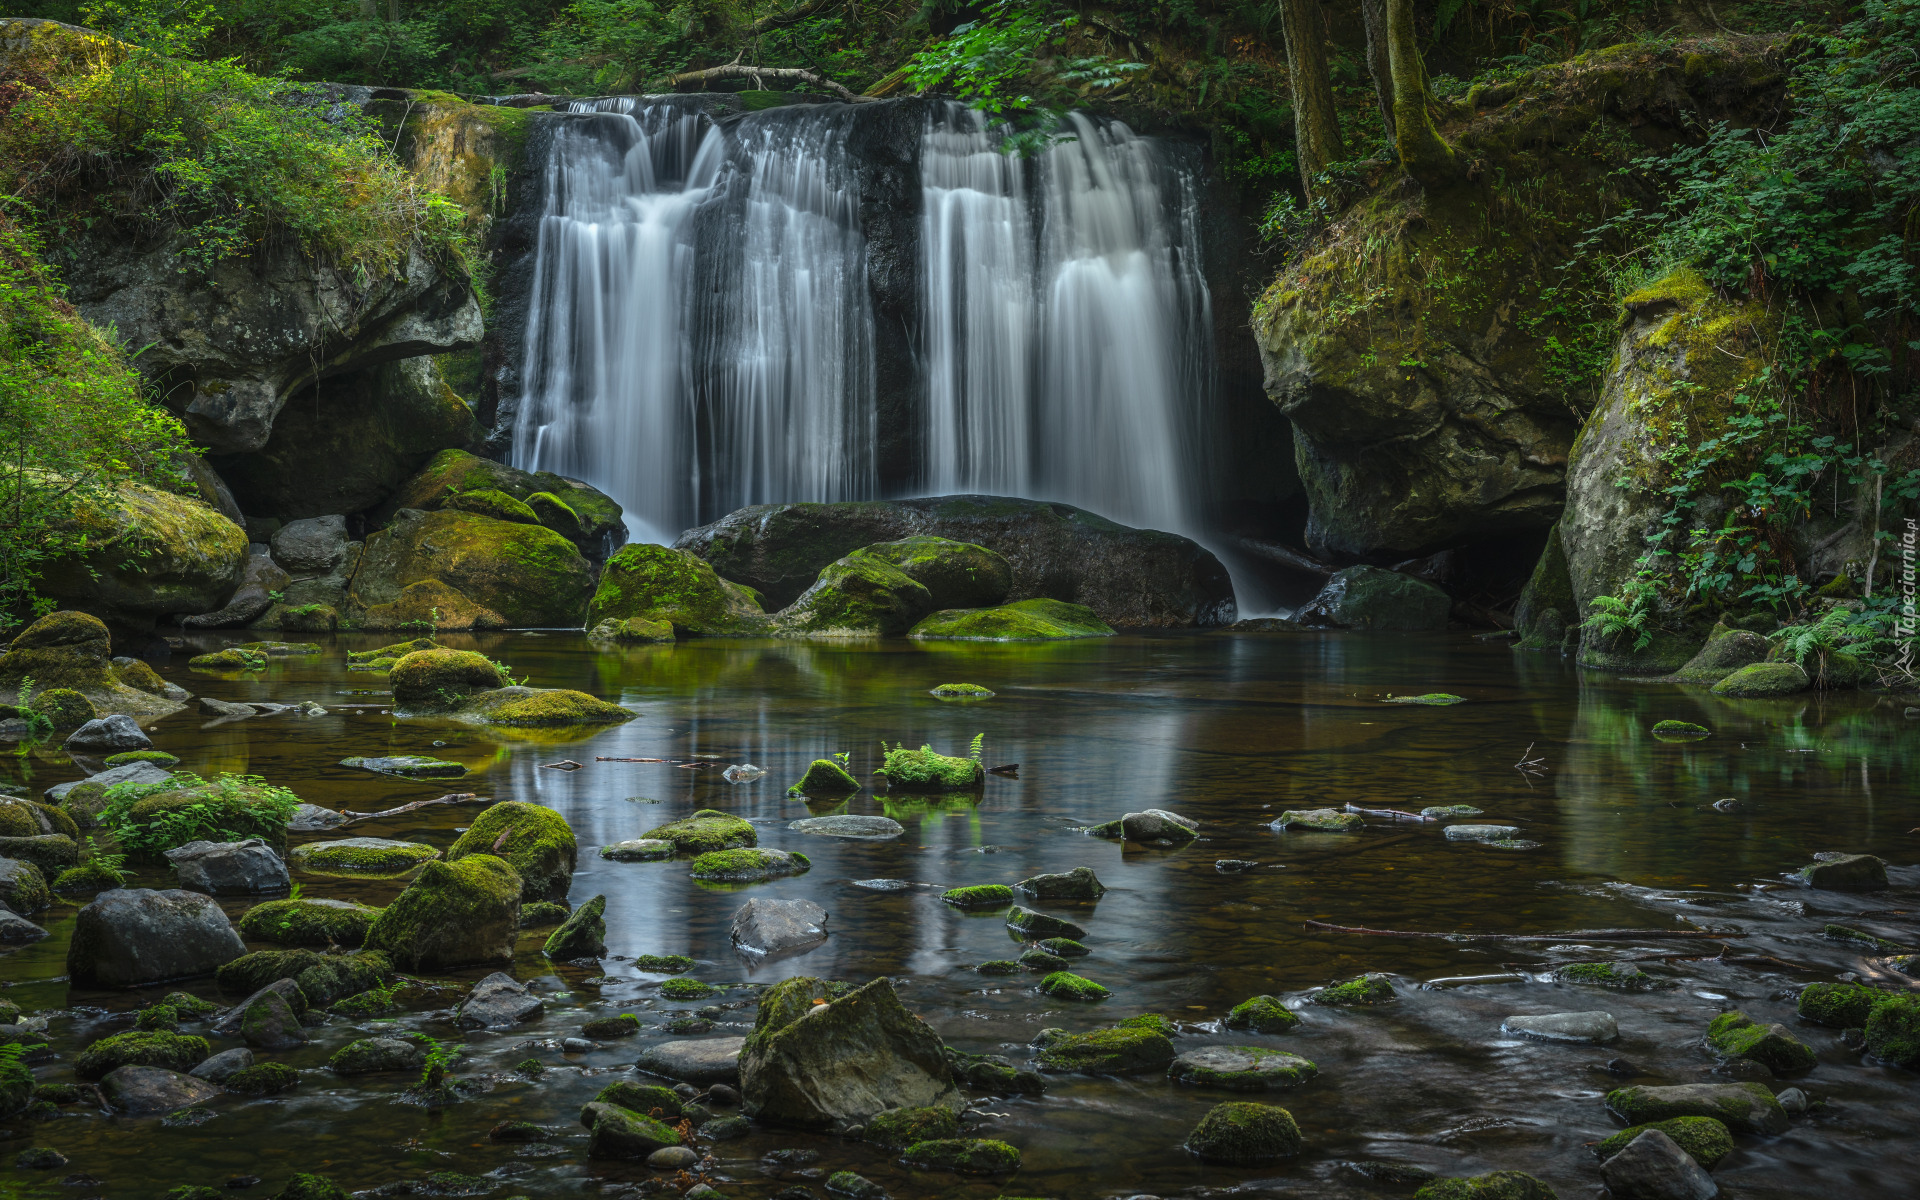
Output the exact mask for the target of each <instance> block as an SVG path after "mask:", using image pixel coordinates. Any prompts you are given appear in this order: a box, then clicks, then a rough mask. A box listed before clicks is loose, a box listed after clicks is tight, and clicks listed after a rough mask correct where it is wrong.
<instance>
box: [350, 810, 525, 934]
mask: <svg viewBox="0 0 1920 1200" xmlns="http://www.w3.org/2000/svg"><path fill="white" fill-rule="evenodd" d="M508 803H517V802H515V801H509V802H508ZM488 845H491V843H488ZM520 892H521V883H520V876H519V874H518V873H517V872H516V871H515V870H514V869H513V867H512V866H511V865H510V864H508V863H507V861H506V860H504V859H501V858H496V857H494V856H493V855H492V854H478V853H476V854H469V855H465V856H463V857H461V858H459V859H458V860H457V861H448V862H430V863H428V864H427V865H426V866H424V867H422V868H421V869H420V874H418V875H416V876H415V877H414V879H413V882H411V883H409V884H408V885H407V888H406V890H405V891H403V892H401V893H400V895H399V896H397V897H395V898H394V901H393V903H391V904H389V905H387V907H386V908H384V909H382V910H380V916H379V919H377V920H376V921H374V923H373V926H372V927H371V928H370V929H368V930H367V937H366V943H367V946H368V948H369V949H374V950H379V951H381V952H383V953H385V954H386V955H387V956H388V957H389V958H390V959H391V960H392V961H393V964H394V965H395V966H396V967H399V968H400V969H402V970H409V971H431V970H438V969H441V968H447V967H459V966H474V965H480V964H486V963H510V962H512V961H513V947H514V941H515V939H516V938H517V937H518V935H519V929H520Z"/></svg>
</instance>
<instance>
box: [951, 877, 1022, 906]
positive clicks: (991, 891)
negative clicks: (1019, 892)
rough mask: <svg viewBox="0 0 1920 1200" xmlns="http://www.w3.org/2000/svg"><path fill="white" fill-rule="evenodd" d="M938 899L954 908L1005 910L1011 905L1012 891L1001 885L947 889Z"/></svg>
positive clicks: (976, 885) (979, 885)
mask: <svg viewBox="0 0 1920 1200" xmlns="http://www.w3.org/2000/svg"><path fill="white" fill-rule="evenodd" d="M940 898H941V899H942V900H944V901H946V902H947V903H948V904H951V905H953V907H955V908H1005V907H1006V906H1007V905H1009V904H1012V903H1013V889H1012V888H1010V887H1008V886H1006V885H1005V884H1001V883H982V884H975V885H974V886H972V887H957V888H948V889H947V890H946V891H944V892H942V893H940Z"/></svg>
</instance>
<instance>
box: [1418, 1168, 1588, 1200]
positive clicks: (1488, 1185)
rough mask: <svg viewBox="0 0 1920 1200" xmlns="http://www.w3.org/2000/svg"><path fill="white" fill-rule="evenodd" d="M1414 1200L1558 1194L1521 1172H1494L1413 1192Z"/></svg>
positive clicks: (1537, 1199) (1524, 1199) (1554, 1197)
mask: <svg viewBox="0 0 1920 1200" xmlns="http://www.w3.org/2000/svg"><path fill="white" fill-rule="evenodd" d="M1413 1200H1558V1194H1557V1193H1556V1192H1555V1191H1554V1190H1553V1189H1552V1188H1550V1187H1548V1186H1547V1185H1546V1184H1544V1183H1541V1182H1540V1181H1539V1180H1538V1179H1535V1178H1534V1177H1533V1176H1531V1175H1528V1174H1526V1173H1524V1172H1521V1171H1494V1172H1492V1173H1490V1174H1487V1175H1476V1176H1474V1177H1473V1178H1472V1179H1442V1180H1439V1181H1437V1182H1434V1183H1430V1184H1428V1185H1427V1186H1426V1187H1423V1188H1421V1189H1420V1190H1419V1191H1417V1192H1415V1193H1414V1194H1413Z"/></svg>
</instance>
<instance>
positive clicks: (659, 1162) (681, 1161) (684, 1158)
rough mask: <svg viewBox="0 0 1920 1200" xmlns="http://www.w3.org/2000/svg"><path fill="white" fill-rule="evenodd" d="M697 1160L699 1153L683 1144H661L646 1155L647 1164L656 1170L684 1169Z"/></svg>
mask: <svg viewBox="0 0 1920 1200" xmlns="http://www.w3.org/2000/svg"><path fill="white" fill-rule="evenodd" d="M699 1162H700V1155H699V1153H698V1152H697V1151H693V1150H689V1149H687V1148H686V1147H685V1146H662V1147H661V1148H660V1149H658V1150H655V1151H654V1152H653V1153H652V1154H649V1155H647V1165H648V1166H649V1167H652V1168H653V1169H654V1170H656V1171H685V1170H687V1169H689V1168H691V1167H693V1166H696V1165H698V1163H699Z"/></svg>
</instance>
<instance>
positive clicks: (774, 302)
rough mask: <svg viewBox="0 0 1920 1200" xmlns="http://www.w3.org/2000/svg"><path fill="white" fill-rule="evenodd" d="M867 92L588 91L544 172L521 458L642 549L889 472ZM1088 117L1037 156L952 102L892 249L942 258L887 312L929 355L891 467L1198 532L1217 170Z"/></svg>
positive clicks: (931, 123)
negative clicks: (839, 97) (710, 102)
mask: <svg viewBox="0 0 1920 1200" xmlns="http://www.w3.org/2000/svg"><path fill="white" fill-rule="evenodd" d="M859 112H860V110H858V109H855V108H851V107H849V106H845V105H797V106H792V107H787V108H782V109H776V110H771V111H767V112H761V113H754V114H749V115H746V116H741V117H737V118H732V119H725V120H716V119H714V118H712V117H710V116H708V115H706V109H705V108H704V107H703V105H702V103H701V102H700V101H698V100H697V99H696V98H685V97H682V98H676V97H653V98H647V99H643V100H639V101H635V100H630V99H628V100H610V101H598V102H595V103H593V104H582V105H577V106H575V119H573V120H570V121H569V122H567V123H566V124H565V125H564V127H563V128H561V129H560V130H559V131H557V132H556V135H555V137H554V139H553V145H552V151H551V154H550V157H549V160H548V165H547V176H546V187H547V192H546V205H545V209H544V213H543V216H542V219H541V223H540V231H539V243H538V251H537V255H536V266H535V272H534V281H533V289H534V290H533V294H532V298H531V299H532V303H531V305H530V317H529V321H528V327H527V332H526V342H525V347H526V351H525V365H524V379H525V381H526V383H525V388H524V390H523V393H522V396H521V397H520V406H519V411H518V416H517V418H516V424H515V437H514V459H515V462H516V464H517V465H520V466H523V467H526V468H529V469H535V470H551V471H556V472H559V473H561V474H566V475H572V476H576V477H579V478H583V479H585V480H587V481H588V482H590V483H593V484H594V485H596V486H598V487H600V488H602V489H603V490H605V491H607V492H608V493H609V494H610V495H612V496H613V497H614V498H615V499H617V500H618V501H620V503H621V504H622V505H624V506H625V507H626V509H627V512H628V521H629V526H630V529H631V532H632V534H633V536H634V537H636V538H639V539H643V540H648V541H669V540H671V539H672V538H673V536H674V535H675V534H676V533H677V532H678V531H679V530H681V529H684V528H687V527H689V526H691V525H694V524H698V523H700V522H702V521H707V520H712V519H714V518H715V517H718V516H720V515H722V514H724V513H726V512H729V511H731V510H733V509H735V508H738V507H741V506H743V505H747V504H756V503H767V502H776V501H789V500H847V499H861V498H867V497H872V496H875V495H878V494H880V491H881V484H880V482H879V481H880V477H881V476H880V463H879V459H880V457H881V451H880V446H881V445H882V438H881V430H880V429H879V428H878V426H879V415H878V414H879V411H880V408H881V403H882V400H883V398H882V397H881V396H879V395H878V394H877V393H878V390H879V386H878V384H877V382H876V381H877V378H878V374H877V369H876V348H875V345H876V313H875V305H874V299H873V297H874V295H875V288H876V286H877V285H876V284H875V282H874V278H873V275H874V271H873V269H872V268H873V264H872V263H870V261H869V259H870V247H869V244H868V237H867V233H866V231H865V229H864V228H863V221H867V220H872V219H874V218H873V216H872V214H871V213H870V212H868V211H867V209H872V208H874V207H875V205H874V204H873V203H872V199H873V198H872V196H863V195H862V180H863V178H866V176H865V175H863V172H862V169H861V164H859V163H856V162H854V161H852V158H853V155H854V153H855V151H854V150H852V149H850V145H851V144H852V143H853V141H854V140H855V138H854V131H853V124H854V122H855V121H856V119H857V117H858V114H859ZM1070 120H1071V126H1070V129H1069V131H1068V132H1069V134H1070V136H1069V137H1067V138H1065V139H1063V140H1061V141H1059V142H1056V143H1055V144H1054V145H1052V146H1051V147H1049V148H1048V149H1046V150H1045V151H1044V152H1042V153H1041V154H1040V155H1038V156H1037V157H1035V158H1032V159H1022V158H1020V157H1018V156H1014V155H1008V154H1003V153H1002V152H1001V151H1000V141H1001V138H1000V135H999V134H998V133H997V132H995V131H993V130H991V129H989V128H988V127H987V124H986V123H985V122H984V121H983V120H982V119H981V118H980V117H979V116H978V115H977V114H975V113H972V112H970V111H968V110H967V109H965V108H963V107H961V106H958V105H939V104H936V105H932V106H930V107H929V108H928V116H927V120H926V124H925V127H924V129H923V131H922V133H921V136H920V144H919V146H918V147H917V155H916V156H915V157H917V159H918V163H919V176H918V179H917V184H918V186H919V189H920V197H919V199H920V202H921V205H922V213H921V220H920V222H919V228H918V230H917V234H916V232H915V231H912V230H911V229H909V230H908V231H907V232H906V233H905V234H904V235H895V241H896V242H913V243H917V244H914V245H906V246H901V245H895V244H893V243H889V249H888V251H887V254H888V255H890V256H891V257H890V258H886V259H885V260H884V262H885V264H887V265H895V264H897V262H898V261H900V260H905V261H907V262H908V263H910V264H914V269H915V270H916V271H917V275H918V278H919V280H920V287H919V291H918V299H917V306H918V311H917V312H913V313H906V314H897V313H890V315H893V316H896V317H898V316H902V315H904V318H905V319H904V320H903V321H900V322H899V323H900V324H901V325H902V327H904V328H905V329H907V330H909V331H911V334H912V337H913V338H914V340H915V342H916V343H917V344H916V346H915V347H914V349H913V353H911V354H908V355H904V356H902V357H903V358H904V360H905V361H908V362H910V363H912V364H914V365H913V368H912V369H913V370H914V371H917V372H918V373H919V379H918V380H917V381H914V383H915V384H916V385H917V386H916V387H915V388H914V389H913V391H914V394H913V395H912V396H910V397H908V399H907V402H906V403H905V404H903V405H901V406H900V407H897V408H895V409H892V410H890V411H891V412H893V413H896V414H899V413H904V414H906V415H905V416H904V417H903V418H901V419H900V421H898V422H896V423H899V424H904V425H906V426H909V427H910V426H912V425H913V424H914V423H915V422H916V421H917V422H918V423H919V425H920V428H919V430H918V432H919V433H920V434H921V435H922V436H921V437H920V438H918V439H909V440H908V443H907V444H911V443H912V442H913V441H914V440H917V441H918V443H919V449H918V452H917V454H918V459H919V461H917V462H915V463H911V464H908V469H905V470H896V471H894V472H893V474H892V476H891V478H894V479H896V480H898V481H900V482H898V483H896V484H895V485H893V486H895V487H898V488H906V487H916V482H917V487H916V490H918V491H920V492H923V493H926V494H943V493H954V492H988V493H995V494H1003V495H1018V496H1026V497H1030V498H1035V499H1047V500H1060V501H1065V502H1067V503H1071V504H1075V505H1079V506H1081V507H1084V508H1088V509H1091V510H1093V511H1095V512H1098V513H1100V514H1102V515H1104V516H1108V517H1112V518H1114V519H1116V520H1120V521H1124V522H1127V523H1130V524H1139V525H1148V526H1152V527H1156V528H1161V529H1169V530H1174V531H1179V532H1189V533H1191V532H1195V531H1196V530H1195V527H1196V525H1197V523H1198V512H1199V507H1200V500H1201V499H1202V493H1203V488H1204V479H1205V474H1206V471H1205V457H1206V456H1205V454H1204V450H1203V446H1204V438H1203V437H1202V436H1201V433H1200V431H1201V430H1202V429H1203V428H1204V422H1205V419H1206V416H1207V408H1208V404H1209V402H1210V398H1211V377H1212V371H1211V360H1210V358H1209V347H1210V344H1211V338H1210V322H1211V312H1210V309H1209V300H1208V295H1207V287H1206V282H1205V279H1204V278H1203V276H1202V274H1201V271H1200V267H1199V247H1200V235H1199V223H1198V216H1197V213H1198V207H1199V205H1198V190H1199V189H1198V173H1197V170H1196V167H1195V165H1194V164H1193V163H1192V162H1191V161H1188V160H1187V159H1186V158H1184V157H1182V153H1181V151H1180V149H1179V148H1177V147H1175V146H1171V145H1169V144H1166V143H1162V142H1159V141H1156V140H1153V139H1146V138H1140V137H1138V136H1136V135H1135V134H1134V133H1133V132H1132V131H1131V130H1129V129H1127V128H1126V127H1125V126H1124V125H1120V124H1118V123H1099V122H1095V121H1093V120H1091V119H1089V118H1086V117H1083V116H1078V115H1076V116H1074V117H1073V118H1071V119H1070ZM909 179H911V176H909ZM908 203H910V201H908ZM863 205H865V208H863ZM909 211H910V210H909ZM882 269H883V270H884V269H887V266H883V268H882ZM900 295H901V299H900V300H898V301H897V302H895V303H893V305H892V308H894V309H904V308H911V307H914V305H915V301H914V300H913V299H911V298H907V297H908V296H909V295H910V293H900ZM921 387H923V388H924V393H921V392H920V391H919V390H918V388H921ZM901 390H903V389H900V388H894V389H892V391H901ZM892 391H890V394H889V396H888V397H886V398H885V399H887V400H889V401H897V400H898V397H897V396H895V395H893V394H892ZM896 457H899V456H896ZM892 465H894V466H896V467H897V466H898V465H899V464H898V463H894V464H892Z"/></svg>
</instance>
